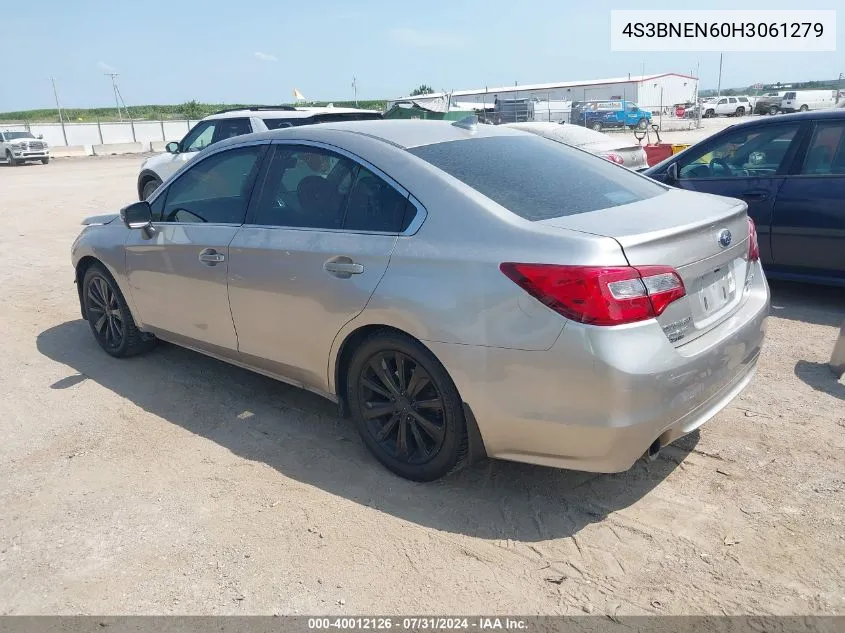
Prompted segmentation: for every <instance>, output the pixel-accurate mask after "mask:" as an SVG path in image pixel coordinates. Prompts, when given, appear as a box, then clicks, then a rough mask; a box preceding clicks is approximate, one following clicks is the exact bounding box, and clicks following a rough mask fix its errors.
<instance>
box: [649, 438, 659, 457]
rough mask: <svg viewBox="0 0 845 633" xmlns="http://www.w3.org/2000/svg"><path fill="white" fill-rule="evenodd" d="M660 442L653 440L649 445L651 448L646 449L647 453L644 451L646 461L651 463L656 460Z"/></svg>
mask: <svg viewBox="0 0 845 633" xmlns="http://www.w3.org/2000/svg"><path fill="white" fill-rule="evenodd" d="M660 448H661V447H660V440H659V439H657V440H654V441H653V442H652V443H651V446H649V447H648V451H646V457H648V461H650V462H653V461H654V460H655V459H657V456H658V455H659V454H660Z"/></svg>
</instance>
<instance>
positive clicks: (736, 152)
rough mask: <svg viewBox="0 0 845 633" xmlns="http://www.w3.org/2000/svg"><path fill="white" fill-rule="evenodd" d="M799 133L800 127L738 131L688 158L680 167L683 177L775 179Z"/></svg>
mask: <svg viewBox="0 0 845 633" xmlns="http://www.w3.org/2000/svg"><path fill="white" fill-rule="evenodd" d="M797 132H798V124H795V125H775V126H767V127H763V128H752V129H751V130H737V131H736V132H733V133H732V134H727V135H726V136H725V138H724V139H723V140H721V141H719V142H717V143H716V145H715V146H713V145H707V146H705V147H704V148H702V149H698V150H695V151H693V152H692V153H690V154H689V156H688V157H685V160H684V161H683V162H680V163H679V164H678V166H679V167H680V169H679V174H680V177H681V179H685V180H686V179H697V178H749V177H752V176H753V177H765V176H774V175H775V173H777V171H778V169H779V168H780V166H781V163H782V162H783V160H784V158H785V157H786V153H787V151H788V150H789V146H790V145H791V143H792V139H793V138H794V137H795V134H796V133H797ZM688 151H691V150H688Z"/></svg>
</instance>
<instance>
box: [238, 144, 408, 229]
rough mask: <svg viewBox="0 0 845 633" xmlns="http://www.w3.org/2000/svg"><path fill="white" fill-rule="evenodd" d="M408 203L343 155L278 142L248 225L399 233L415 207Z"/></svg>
mask: <svg viewBox="0 0 845 633" xmlns="http://www.w3.org/2000/svg"><path fill="white" fill-rule="evenodd" d="M408 206H409V203H408V200H407V198H405V197H404V196H402V194H400V193H399V192H398V191H397V190H396V189H394V188H393V187H392V186H391V185H389V184H388V183H386V182H385V181H384V180H382V179H381V178H380V177H378V176H376V175H375V174H373V173H372V172H370V171H369V170H368V169H365V168H364V167H361V166H360V165H358V164H357V163H356V162H354V161H352V160H350V159H348V158H346V157H344V156H340V155H339V154H335V153H334V152H330V151H328V150H323V149H320V148H316V147H306V146H279V147H277V148H276V150H275V155H274V156H273V160H272V162H271V164H270V169H269V171H268V173H267V178H266V179H265V181H264V186H263V188H262V192H261V197H260V199H259V202H258V205H257V206H256V210H255V217H254V218H253V220H252V223H253V224H257V225H262V226H286V227H301V228H312V229H348V230H350V231H384V232H391V233H398V232H399V231H402V230H404V228H405V226H406V223H409V222H410V221H411V219H412V218H413V214H414V212H415V211H416V209H415V208H413V206H411V209H409V208H408ZM406 216H407V218H406Z"/></svg>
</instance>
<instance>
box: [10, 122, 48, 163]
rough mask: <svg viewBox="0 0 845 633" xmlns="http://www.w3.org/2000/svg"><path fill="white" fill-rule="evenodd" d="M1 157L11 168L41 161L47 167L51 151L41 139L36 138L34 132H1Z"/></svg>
mask: <svg viewBox="0 0 845 633" xmlns="http://www.w3.org/2000/svg"><path fill="white" fill-rule="evenodd" d="M0 157H2V158H4V159H5V160H6V164H7V165H9V166H10V167H14V166H15V165H20V164H21V163H25V162H26V161H28V160H40V161H41V162H42V163H44V164H45V165H46V164H47V163H49V162H50V149H49V148H48V147H47V143H46V142H45V141H43V140H41V137H39V138H35V137H34V136H33V135H32V132H10V131H8V130H6V131H5V132H0Z"/></svg>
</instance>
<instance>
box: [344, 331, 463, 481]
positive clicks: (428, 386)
mask: <svg viewBox="0 0 845 633" xmlns="http://www.w3.org/2000/svg"><path fill="white" fill-rule="evenodd" d="M400 365H401V368H402V371H401V373H400V372H399V371H397V369H398V368H399V367H400ZM346 385H347V387H346V391H347V394H346V397H347V402H348V403H349V409H350V411H351V413H352V418H353V420H354V421H355V425H356V427H357V428H358V433H359V434H360V435H361V439H362V440H363V442H364V445H365V446H366V447H367V449H368V450H369V451H370V452H371V453H372V454H373V456H374V457H375V458H376V459H377V460H378V461H379V462H381V464H382V465H383V466H385V467H386V468H387V469H388V470H391V471H392V472H394V473H395V474H397V475H399V476H400V477H404V478H405V479H410V480H412V481H434V480H435V479H440V478H441V477H443V476H445V475H447V474H449V473H450V472H454V471H456V470H458V469H459V468H461V467H462V466H463V465H464V464H465V463H466V461H467V432H466V419H465V418H464V411H463V405H462V402H461V398H460V396H459V395H458V390H457V389H456V388H455V385H454V383H453V382H452V379H451V378H450V377H449V374H448V373H447V372H446V370H445V369H444V367H443V365H441V364H440V362H439V361H438V360H437V359H436V358H435V357H434V355H433V354H432V353H431V352H430V351H429V350H428V349H426V348H425V347H424V346H423V345H422V344H420V343H418V342H417V341H415V340H413V339H411V338H409V337H407V336H404V335H402V334H399V333H396V332H392V331H389V330H381V331H379V332H376V333H375V334H373V335H372V336H370V337H369V338H367V339H365V340H364V342H363V343H361V345H360V346H359V347H358V349H356V350H355V353H354V355H353V356H352V361H351V362H350V364H349V370H348V374H347V381H346ZM421 403H425V406H420V404H421ZM421 422H422V423H421ZM403 438H404V441H403ZM402 444H404V446H402Z"/></svg>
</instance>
